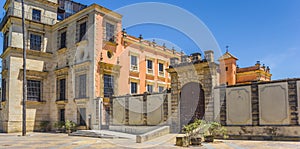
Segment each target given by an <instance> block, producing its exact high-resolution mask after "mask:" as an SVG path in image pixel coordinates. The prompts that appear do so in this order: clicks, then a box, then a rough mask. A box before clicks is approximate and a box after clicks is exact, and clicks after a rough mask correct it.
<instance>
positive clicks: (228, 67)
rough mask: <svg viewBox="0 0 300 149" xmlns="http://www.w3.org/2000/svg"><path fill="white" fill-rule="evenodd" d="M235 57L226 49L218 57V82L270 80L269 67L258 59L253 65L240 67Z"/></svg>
mask: <svg viewBox="0 0 300 149" xmlns="http://www.w3.org/2000/svg"><path fill="white" fill-rule="evenodd" d="M237 60H238V58H237V57H235V56H233V55H232V54H231V53H229V52H228V51H227V52H226V53H225V54H223V55H222V56H221V57H220V58H219V62H220V68H219V69H220V84H226V85H235V84H246V83H251V82H252V81H271V76H272V74H271V73H270V68H269V67H268V66H265V65H264V64H263V65H261V64H260V62H259V61H257V63H256V64H255V65H254V66H250V67H243V68H240V67H238V65H237V64H236V61H237Z"/></svg>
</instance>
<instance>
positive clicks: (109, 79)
mask: <svg viewBox="0 0 300 149" xmlns="http://www.w3.org/2000/svg"><path fill="white" fill-rule="evenodd" d="M113 94H114V76H112V75H104V97H111V96H112V95H113Z"/></svg>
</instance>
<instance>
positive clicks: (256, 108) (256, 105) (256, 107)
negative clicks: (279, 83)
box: [251, 82, 259, 126]
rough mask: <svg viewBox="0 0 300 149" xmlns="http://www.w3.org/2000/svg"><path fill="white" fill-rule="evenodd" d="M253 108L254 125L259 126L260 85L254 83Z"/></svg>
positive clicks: (252, 90) (252, 86)
mask: <svg viewBox="0 0 300 149" xmlns="http://www.w3.org/2000/svg"><path fill="white" fill-rule="evenodd" d="M251 105H252V106H251V107H252V125H253V126H258V125H259V102H258V84H257V82H252V84H251Z"/></svg>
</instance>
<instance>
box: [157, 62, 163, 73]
mask: <svg viewBox="0 0 300 149" xmlns="http://www.w3.org/2000/svg"><path fill="white" fill-rule="evenodd" d="M159 64H162V65H163V70H162V71H160V70H159ZM157 66H158V69H157V70H158V76H160V77H165V64H164V63H163V62H158V64H157Z"/></svg>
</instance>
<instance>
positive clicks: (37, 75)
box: [19, 69, 48, 80]
mask: <svg viewBox="0 0 300 149" xmlns="http://www.w3.org/2000/svg"><path fill="white" fill-rule="evenodd" d="M26 75H27V76H26V78H27V79H39V80H42V79H45V78H46V77H47V75H48V72H45V71H36V70H26ZM19 78H21V79H22V78H23V69H20V73H19Z"/></svg>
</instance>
